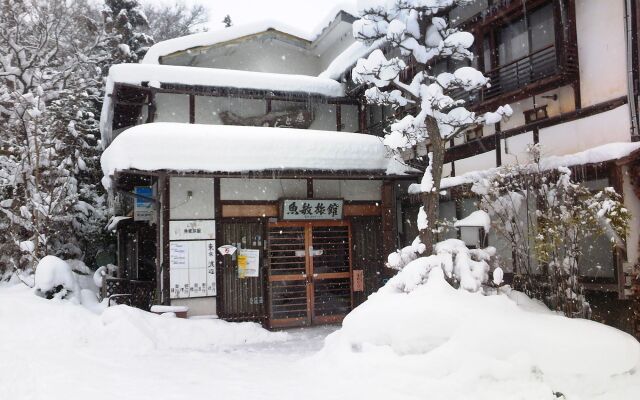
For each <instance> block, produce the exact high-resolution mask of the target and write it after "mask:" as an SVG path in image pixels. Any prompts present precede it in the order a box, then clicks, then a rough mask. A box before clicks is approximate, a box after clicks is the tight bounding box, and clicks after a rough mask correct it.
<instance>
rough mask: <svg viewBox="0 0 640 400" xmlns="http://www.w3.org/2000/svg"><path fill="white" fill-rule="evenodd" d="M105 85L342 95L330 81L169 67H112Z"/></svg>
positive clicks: (234, 71) (336, 85)
mask: <svg viewBox="0 0 640 400" xmlns="http://www.w3.org/2000/svg"><path fill="white" fill-rule="evenodd" d="M109 82H111V84H113V83H116V82H117V83H130V84H134V85H139V84H140V83H142V82H153V83H156V82H159V83H177V84H183V85H200V86H212V87H231V88H239V89H256V90H273V91H280V92H295V93H311V94H317V95H322V96H328V97H342V96H344V89H343V87H342V85H341V84H340V83H338V82H336V81H335V80H333V79H327V78H319V77H314V76H306V75H290V74H275V73H268V72H253V71H239V70H231V69H216V68H200V67H182V66H173V65H143V64H119V65H115V66H113V67H111V69H110V70H109ZM107 89H108V88H107ZM107 93H108V91H107Z"/></svg>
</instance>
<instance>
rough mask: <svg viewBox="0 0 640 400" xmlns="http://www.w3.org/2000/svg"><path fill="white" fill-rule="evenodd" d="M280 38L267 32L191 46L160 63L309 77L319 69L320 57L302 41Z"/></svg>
mask: <svg viewBox="0 0 640 400" xmlns="http://www.w3.org/2000/svg"><path fill="white" fill-rule="evenodd" d="M280 37H281V36H280V35H279V34H276V33H273V32H267V33H265V34H260V35H257V36H253V37H251V38H247V39H242V40H236V41H233V42H231V43H227V44H221V45H217V46H212V47H207V48H202V49H192V50H190V51H189V52H183V53H179V54H177V55H174V56H171V57H164V58H163V59H162V63H163V64H166V65H183V66H192V67H203V68H221V69H235V70H241V71H255V72H272V73H280V74H300V75H312V76H316V75H318V74H319V73H320V72H322V71H321V70H320V66H319V63H318V60H319V57H318V56H316V55H313V54H311V53H310V52H309V51H308V50H307V49H306V46H305V45H304V44H302V42H298V41H297V40H296V39H291V38H286V39H280ZM289 42H294V43H295V42H298V44H293V43H289ZM301 46H304V47H301Z"/></svg>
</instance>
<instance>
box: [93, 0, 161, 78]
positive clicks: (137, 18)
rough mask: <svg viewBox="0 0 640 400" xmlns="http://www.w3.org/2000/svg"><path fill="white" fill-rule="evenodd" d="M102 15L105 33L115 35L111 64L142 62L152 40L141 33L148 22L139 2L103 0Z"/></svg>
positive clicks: (134, 0) (136, 0) (133, 0)
mask: <svg viewBox="0 0 640 400" xmlns="http://www.w3.org/2000/svg"><path fill="white" fill-rule="evenodd" d="M102 14H103V18H104V22H105V27H106V30H107V32H108V33H110V34H112V35H115V39H116V41H117V45H116V46H115V47H114V48H113V54H112V56H113V57H112V62H111V64H119V63H126V62H129V63H135V62H138V61H140V60H142V57H144V54H145V53H146V52H147V50H148V49H149V46H151V45H152V44H153V43H154V40H153V38H152V37H151V36H149V35H147V34H146V33H144V32H143V30H144V29H145V28H146V27H148V25H149V21H148V20H147V16H146V15H145V13H144V11H143V9H142V6H141V5H140V2H139V1H138V0H105V7H104V9H103V11H102ZM106 70H108V68H106ZM105 72H106V71H105Z"/></svg>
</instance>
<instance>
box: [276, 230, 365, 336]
mask: <svg viewBox="0 0 640 400" xmlns="http://www.w3.org/2000/svg"><path fill="white" fill-rule="evenodd" d="M268 240H269V242H268V257H269V271H268V285H269V326H270V327H271V328H281V327H296V326H309V325H315V324H326V323H335V322H340V321H342V319H343V318H344V316H345V315H346V314H347V313H348V312H349V311H350V310H351V308H352V295H351V294H352V291H351V243H350V242H351V225H350V223H349V222H348V221H295V222H294V221H287V222H274V223H270V224H269V225H268Z"/></svg>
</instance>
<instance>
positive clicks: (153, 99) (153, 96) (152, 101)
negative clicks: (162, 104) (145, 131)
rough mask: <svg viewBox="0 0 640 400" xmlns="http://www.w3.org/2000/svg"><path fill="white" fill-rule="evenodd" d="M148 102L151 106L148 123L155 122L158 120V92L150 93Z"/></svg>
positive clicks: (149, 107) (148, 111)
mask: <svg viewBox="0 0 640 400" xmlns="http://www.w3.org/2000/svg"><path fill="white" fill-rule="evenodd" d="M148 96H149V97H148V98H147V101H148V102H149V106H148V107H147V123H148V124H149V123H151V122H153V120H154V119H156V92H154V91H153V90H152V91H150V92H149V95H148Z"/></svg>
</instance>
